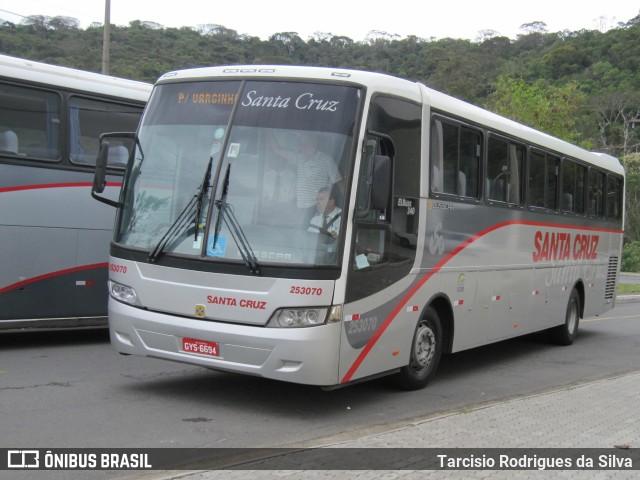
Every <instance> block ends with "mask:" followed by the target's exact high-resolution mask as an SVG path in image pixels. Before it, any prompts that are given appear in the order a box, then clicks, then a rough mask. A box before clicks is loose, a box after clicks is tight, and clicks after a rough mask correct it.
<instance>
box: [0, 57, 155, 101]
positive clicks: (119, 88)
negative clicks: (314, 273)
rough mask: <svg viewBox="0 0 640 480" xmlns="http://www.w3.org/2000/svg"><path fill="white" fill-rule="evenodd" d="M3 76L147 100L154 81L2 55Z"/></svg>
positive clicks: (1, 70) (46, 84) (43, 84)
mask: <svg viewBox="0 0 640 480" xmlns="http://www.w3.org/2000/svg"><path fill="white" fill-rule="evenodd" d="M0 78H4V79H20V80H24V81H28V82H31V83H34V84H40V85H42V86H56V87H64V88H66V89H69V90H74V91H79V92H86V93H99V94H101V95H107V96H112V97H118V98H128V99H130V100H135V101H140V102H146V101H147V100H149V95H150V94H151V88H152V85H151V84H149V83H144V82H138V81H135V80H128V79H124V78H118V77H111V76H108V75H101V74H99V73H93V72H86V71H83V70H76V69H74V68H68V67H60V66H57V65H49V64H47V63H40V62H33V61H31V60H25V59H22V58H15V57H10V56H7V55H0Z"/></svg>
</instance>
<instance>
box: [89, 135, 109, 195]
mask: <svg viewBox="0 0 640 480" xmlns="http://www.w3.org/2000/svg"><path fill="white" fill-rule="evenodd" d="M108 158H109V142H102V143H101V144H100V151H99V152H98V157H97V158H96V170H95V173H94V176H93V188H92V190H91V191H92V192H95V193H102V192H104V188H105V187H106V185H107V180H106V178H107V159H108Z"/></svg>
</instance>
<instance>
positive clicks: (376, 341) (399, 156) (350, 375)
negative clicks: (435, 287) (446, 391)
mask: <svg viewBox="0 0 640 480" xmlns="http://www.w3.org/2000/svg"><path fill="white" fill-rule="evenodd" d="M421 112H422V109H421V107H420V106H419V105H416V104H413V103H410V102H407V101H403V100H399V99H396V98H389V97H383V96H379V97H375V98H374V99H373V100H372V105H371V108H370V112H369V120H368V122H367V128H368V131H369V135H368V137H367V139H366V140H365V147H366V151H365V152H364V153H363V159H362V164H361V166H360V173H359V176H358V181H357V205H356V212H355V220H354V234H353V237H352V238H353V239H352V245H351V252H350V265H349V273H348V277H347V290H346V299H345V300H346V301H345V305H344V319H345V321H344V324H343V325H344V327H343V338H342V342H341V354H340V379H341V382H347V381H350V380H355V379H356V378H361V377H365V376H369V375H374V374H376V373H380V372H384V371H387V370H391V369H393V368H397V367H400V366H403V365H404V364H406V363H408V347H409V346H410V344H411V338H412V335H413V332H414V329H415V325H416V323H417V319H418V315H419V313H416V312H411V313H409V314H407V312H402V313H400V314H398V315H397V318H396V317H395V314H394V309H395V308H396V306H397V305H398V303H399V302H401V301H402V299H403V298H404V296H405V295H406V294H407V291H408V290H409V289H410V287H411V284H412V281H413V280H414V276H412V274H411V269H412V268H413V266H414V263H415V259H416V244H417V232H418V228H419V227H418V204H419V189H420V138H421V137H420V126H421ZM385 163H386V164H387V166H389V165H388V163H390V171H389V172H388V173H384V169H385V166H384V165H385ZM385 176H386V179H384V177H385ZM382 179H384V181H382ZM384 182H387V185H386V188H385V185H382V184H381V183H384ZM381 192H382V194H381ZM382 197H384V198H382ZM404 347H406V358H405V356H404V355H400V354H399V353H395V354H394V353H393V352H397V351H398V350H399V349H402V350H405V348H404ZM404 353H405V352H404V351H403V354H404Z"/></svg>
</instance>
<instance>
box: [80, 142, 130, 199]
mask: <svg viewBox="0 0 640 480" xmlns="http://www.w3.org/2000/svg"><path fill="white" fill-rule="evenodd" d="M105 138H116V139H119V140H126V139H129V142H130V143H132V142H133V140H135V133H132V132H116V133H104V134H102V135H100V150H99V151H98V156H97V157H96V169H95V172H94V175H93V186H92V187H91V196H92V197H93V198H95V199H96V200H98V201H99V202H102V203H106V204H107V205H111V206H112V207H116V208H118V207H121V206H122V204H121V203H120V202H114V201H113V200H111V199H109V198H105V197H102V196H100V195H99V194H100V193H102V192H104V189H105V187H106V186H107V164H108V162H109V142H107V141H105ZM118 149H124V151H125V152H129V150H128V149H126V148H124V147H118V146H117V147H115V149H114V150H115V151H117V150H118ZM119 153H120V152H119ZM125 156H126V155H125ZM112 165H113V164H112Z"/></svg>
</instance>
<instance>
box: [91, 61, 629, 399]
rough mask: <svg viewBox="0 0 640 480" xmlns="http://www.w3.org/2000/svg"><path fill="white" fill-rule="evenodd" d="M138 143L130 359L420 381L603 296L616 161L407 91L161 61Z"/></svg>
mask: <svg viewBox="0 0 640 480" xmlns="http://www.w3.org/2000/svg"><path fill="white" fill-rule="evenodd" d="M135 145H136V146H135V150H134V154H133V157H132V161H131V163H130V164H129V166H128V168H127V171H126V173H125V178H124V182H123V188H122V191H121V196H120V200H119V202H118V203H117V205H118V207H119V209H118V214H117V219H116V227H115V237H114V240H113V242H112V243H111V260H110V265H109V274H110V283H109V289H110V295H111V298H110V301H109V327H110V332H111V341H112V344H113V345H114V346H115V348H116V349H117V350H118V351H119V352H121V353H124V354H135V355H145V356H150V357H156V358H162V359H168V360H173V361H178V362H185V363H189V364H195V365H201V366H205V367H209V368H212V369H219V370H226V371H232V372H241V373H245V374H251V375H259V376H263V377H267V378H272V379H278V380H285V381H291V382H298V383H304V384H312V385H319V386H322V387H326V388H331V387H336V386H341V385H345V384H349V383H351V382H355V381H359V380H362V379H367V378H372V377H375V376H379V375H386V374H392V373H393V374H396V375H397V379H398V381H399V383H400V385H401V386H402V387H404V388H407V389H416V388H421V387H423V386H425V385H426V384H427V382H428V381H429V380H430V379H431V378H432V376H433V375H434V373H435V371H436V369H437V366H438V363H439V360H440V357H441V354H443V353H452V352H458V351H461V350H465V349H469V348H472V347H476V346H479V345H485V344H488V343H491V342H496V341H500V340H503V339H507V338H511V337H515V336H518V335H523V334H528V333H532V332H536V331H542V330H549V332H550V334H551V336H552V338H553V339H554V340H555V341H556V342H558V343H560V344H570V343H572V342H573V340H574V338H575V337H576V334H577V331H578V323H579V319H580V318H581V317H583V316H585V315H596V314H600V313H602V312H604V311H606V310H608V309H610V308H612V307H613V305H614V302H615V298H616V282H617V278H618V273H619V263H620V262H619V260H620V252H621V245H622V236H623V213H624V212H623V205H624V202H623V198H624V191H623V189H624V170H623V168H622V166H621V165H620V162H619V161H618V160H617V159H615V158H613V157H610V156H607V155H603V154H598V153H591V152H587V151H585V150H582V149H580V148H578V147H576V146H573V145H570V144H568V143H566V142H563V141H561V140H558V139H556V138H552V137H550V136H548V135H546V134H544V133H541V132H538V131H535V130H533V129H531V128H528V127H525V126H523V125H520V124H517V123H515V122H512V121H509V120H507V119H504V118H502V117H500V116H497V115H495V114H492V113H490V112H487V111H485V110H482V109H480V108H477V107H474V106H472V105H469V104H467V103H464V102H462V101H460V100H456V99H454V98H451V97H449V96H446V95H444V94H442V93H438V92H436V91H433V90H431V89H429V88H427V87H425V86H424V85H421V84H419V83H413V82H410V81H406V80H401V79H398V78H393V77H390V76H387V75H382V74H376V73H367V72H361V71H349V70H341V69H329V68H313V67H309V68H307V67H292V66H264V67H262V66H246V67H215V68H202V69H193V70H186V71H177V72H171V73H167V74H166V75H164V76H162V77H161V78H160V79H159V81H158V82H157V84H156V86H155V88H154V91H153V93H152V96H151V99H150V102H149V104H148V107H147V110H146V112H145V114H144V116H143V119H142V122H141V126H140V128H139V130H138V132H137V136H136V142H135ZM108 150H109V146H108V145H107V144H105V145H104V148H103V149H102V150H101V154H100V157H103V158H105V157H106V155H105V154H106V153H108ZM103 158H102V159H101V158H99V159H98V165H101V164H102V163H103V161H104V160H103ZM96 172H97V175H96V182H95V190H96V193H95V194H96V195H98V193H99V192H100V191H101V189H102V187H103V183H104V182H103V179H102V174H101V170H100V168H98V169H96Z"/></svg>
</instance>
